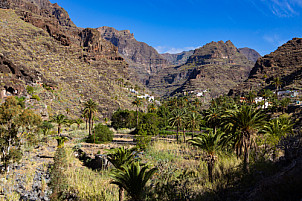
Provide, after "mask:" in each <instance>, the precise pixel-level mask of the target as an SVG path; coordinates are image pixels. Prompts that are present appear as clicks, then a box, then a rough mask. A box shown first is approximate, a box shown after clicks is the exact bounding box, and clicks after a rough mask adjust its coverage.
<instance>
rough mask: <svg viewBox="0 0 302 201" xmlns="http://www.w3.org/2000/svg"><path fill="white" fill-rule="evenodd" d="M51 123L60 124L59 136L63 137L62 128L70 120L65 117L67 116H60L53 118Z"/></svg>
mask: <svg viewBox="0 0 302 201" xmlns="http://www.w3.org/2000/svg"><path fill="white" fill-rule="evenodd" d="M51 121H52V122H55V123H57V124H58V136H61V127H62V125H64V124H66V123H67V122H68V119H67V118H66V117H65V115H63V114H58V115H55V116H53V117H52V120H51Z"/></svg>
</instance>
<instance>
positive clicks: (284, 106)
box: [280, 98, 291, 113]
mask: <svg viewBox="0 0 302 201" xmlns="http://www.w3.org/2000/svg"><path fill="white" fill-rule="evenodd" d="M290 102H291V100H290V98H283V99H282V100H281V101H280V106H281V107H282V113H285V110H287V108H288V105H289V104H290Z"/></svg>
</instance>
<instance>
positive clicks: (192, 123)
mask: <svg viewBox="0 0 302 201" xmlns="http://www.w3.org/2000/svg"><path fill="white" fill-rule="evenodd" d="M200 121H201V115H200V114H199V113H198V112H195V111H192V112H189V113H188V116H187V123H188V127H189V128H190V129H191V132H192V139H193V138H194V131H195V130H196V129H197V128H198V126H199V124H200Z"/></svg>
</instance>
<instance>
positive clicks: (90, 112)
mask: <svg viewBox="0 0 302 201" xmlns="http://www.w3.org/2000/svg"><path fill="white" fill-rule="evenodd" d="M96 112H97V103H96V102H94V101H93V100H92V99H89V100H88V101H87V102H85V103H84V113H85V114H86V115H87V117H88V126H89V135H91V134H92V119H93V116H94V113H96Z"/></svg>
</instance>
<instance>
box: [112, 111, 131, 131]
mask: <svg viewBox="0 0 302 201" xmlns="http://www.w3.org/2000/svg"><path fill="white" fill-rule="evenodd" d="M111 125H112V127H113V128H114V129H119V128H134V127H135V126H136V113H135V112H134V111H129V110H117V111H116V112H115V113H114V114H113V116H112V118H111Z"/></svg>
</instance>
